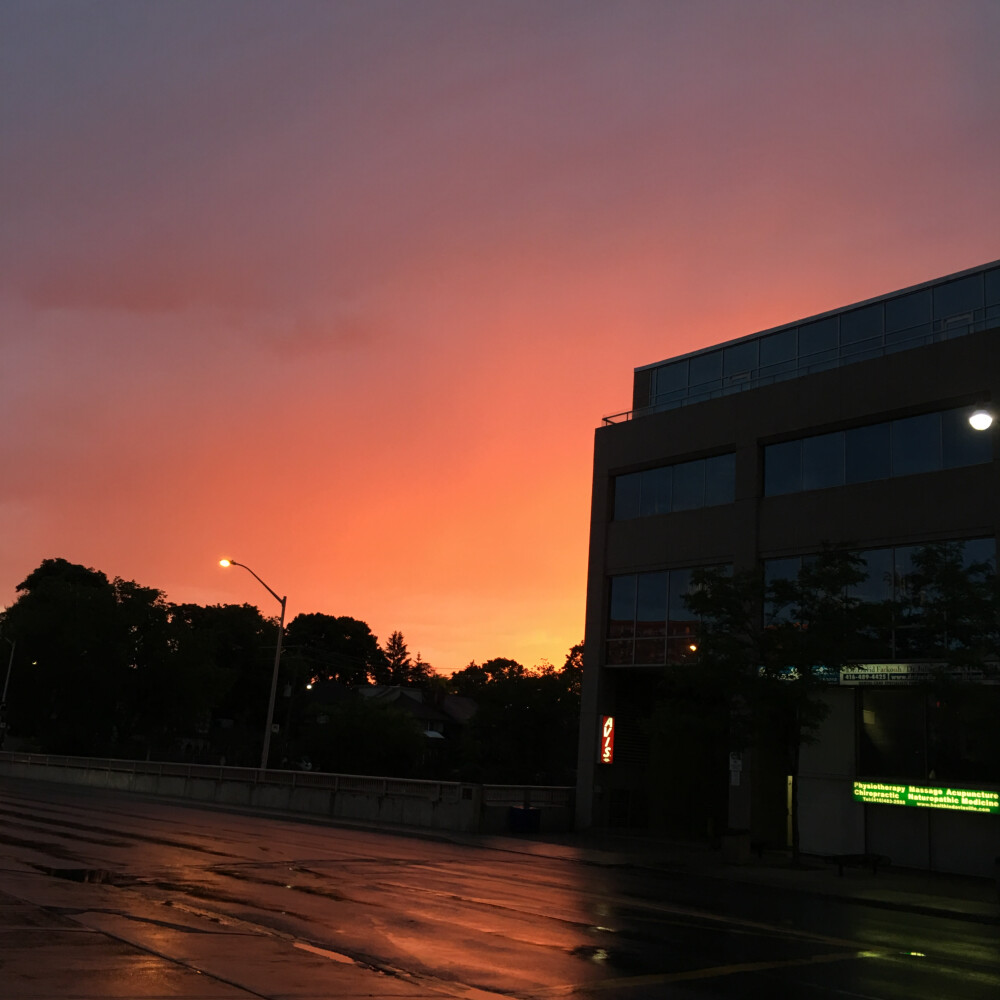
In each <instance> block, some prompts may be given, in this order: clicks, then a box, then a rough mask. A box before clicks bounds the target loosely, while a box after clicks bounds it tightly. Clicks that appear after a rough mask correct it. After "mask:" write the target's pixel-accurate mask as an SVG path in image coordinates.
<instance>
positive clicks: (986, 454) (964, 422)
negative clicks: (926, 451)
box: [941, 407, 993, 469]
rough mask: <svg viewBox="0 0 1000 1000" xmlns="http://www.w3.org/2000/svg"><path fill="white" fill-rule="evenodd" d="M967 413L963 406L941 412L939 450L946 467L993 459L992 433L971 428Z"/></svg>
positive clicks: (968, 411)
mask: <svg viewBox="0 0 1000 1000" xmlns="http://www.w3.org/2000/svg"><path fill="white" fill-rule="evenodd" d="M969 413H970V410H967V409H965V408H964V407H963V408H961V409H958V410H947V411H946V412H945V413H942V414H941V451H942V460H943V465H944V468H946V469H957V468H959V467H961V466H963V465H979V464H980V463H982V462H992V461H993V435H992V434H991V433H990V432H989V431H988V430H986V431H977V430H973V428H972V427H971V426H970V425H969Z"/></svg>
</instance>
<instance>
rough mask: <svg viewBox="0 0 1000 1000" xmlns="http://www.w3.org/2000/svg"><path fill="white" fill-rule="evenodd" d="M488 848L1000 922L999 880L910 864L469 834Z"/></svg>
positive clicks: (609, 839) (661, 843) (595, 836)
mask: <svg viewBox="0 0 1000 1000" xmlns="http://www.w3.org/2000/svg"><path fill="white" fill-rule="evenodd" d="M470 839H471V840H473V841H474V842H476V843H478V844H479V845H480V846H482V847H489V848H492V849H493V850H504V851H511V852H514V853H520V854H532V855H538V856H542V857H551V858H562V859H565V860H568V861H578V862H581V863H583V864H592V865H598V866H601V867H637V868H653V869H658V870H661V871H676V872H684V873H688V874H693V875H699V876H701V877H704V878H718V879H726V880H730V881H739V882H749V883H755V884H759V885H765V886H773V887H775V888H781V889H786V890H790V891H796V892H807V893H813V894H815V895H820V896H837V897H839V898H841V899H845V900H851V901H853V902H856V903H858V904H860V905H864V906H875V907H881V908H883V909H891V910H903V911H909V912H911V913H921V914H925V915H929V916H942V917H949V918H952V919H957V920H970V921H974V922H977V923H984V924H1000V885H998V883H997V882H995V881H994V880H992V879H984V878H974V877H972V876H965V875H948V874H942V873H939V872H926V871H919V870H914V869H909V868H893V867H891V866H889V867H884V868H879V869H878V873H877V874H873V873H872V872H871V870H870V869H864V868H849V867H848V868H845V869H844V873H843V875H839V874H838V873H837V866H836V864H833V863H831V862H828V861H826V860H824V859H823V858H820V857H815V856H811V855H802V856H801V857H800V859H799V862H798V864H796V865H793V863H792V859H791V857H790V852H785V851H765V852H764V853H763V854H762V855H760V856H758V855H756V854H754V855H751V857H750V859H749V860H748V861H747V862H746V863H745V864H727V863H726V862H725V861H724V860H723V856H722V851H721V850H713V849H712V848H710V847H708V846H706V845H701V844H689V843H683V842H679V841H670V840H660V839H656V838H646V837H636V836H628V835H623V834H614V833H596V832H595V833H590V834H565V835H551V836H545V835H535V836H524V837H512V836H496V837H475V838H470Z"/></svg>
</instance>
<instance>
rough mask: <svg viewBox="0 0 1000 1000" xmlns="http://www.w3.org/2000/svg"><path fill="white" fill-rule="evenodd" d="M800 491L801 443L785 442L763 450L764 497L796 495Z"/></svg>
mask: <svg viewBox="0 0 1000 1000" xmlns="http://www.w3.org/2000/svg"><path fill="white" fill-rule="evenodd" d="M801 489H802V442H801V441H785V442H784V443H783V444H772V445H768V446H767V447H766V448H765V449H764V495H765V496H769V497H773V496H778V495H780V494H782V493H797V492H798V491H799V490H801Z"/></svg>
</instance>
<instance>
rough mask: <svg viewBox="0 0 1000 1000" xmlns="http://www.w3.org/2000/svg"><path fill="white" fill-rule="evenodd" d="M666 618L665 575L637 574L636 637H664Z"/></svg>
mask: <svg viewBox="0 0 1000 1000" xmlns="http://www.w3.org/2000/svg"><path fill="white" fill-rule="evenodd" d="M666 618H667V574H666V573H665V572H664V573H639V574H638V580H637V592H636V626H635V632H636V635H637V636H639V637H645V636H656V635H665V634H666V631H667V622H666Z"/></svg>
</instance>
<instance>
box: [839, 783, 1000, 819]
mask: <svg viewBox="0 0 1000 1000" xmlns="http://www.w3.org/2000/svg"><path fill="white" fill-rule="evenodd" d="M853 798H854V801H855V802H864V803H865V804H866V805H875V806H917V807H918V808H922V809H953V810H954V811H955V812H975V813H997V814H1000V792H990V791H986V790H985V789H980V788H941V787H938V786H935V785H893V784H889V783H888V782H882V781H855V782H854V795H853Z"/></svg>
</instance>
